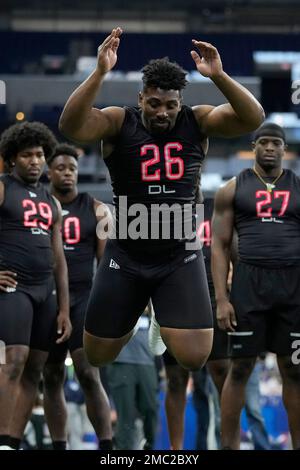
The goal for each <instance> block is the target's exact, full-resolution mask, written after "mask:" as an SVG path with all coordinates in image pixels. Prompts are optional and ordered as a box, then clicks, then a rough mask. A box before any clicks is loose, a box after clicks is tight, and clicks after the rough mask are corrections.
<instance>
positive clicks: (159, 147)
mask: <svg viewBox="0 0 300 470" xmlns="http://www.w3.org/2000/svg"><path fill="white" fill-rule="evenodd" d="M203 139H204V136H203V135H201V133H200V130H199V126H198V124H197V121H196V119H195V117H194V113H193V111H192V109H191V108H189V107H188V106H183V107H182V110H181V111H180V112H179V114H178V116H177V120H176V123H175V126H174V128H173V129H171V130H170V131H169V132H163V133H161V134H159V135H152V134H151V133H150V132H149V131H148V130H147V129H146V128H145V127H144V125H143V122H142V118H141V111H140V110H138V109H137V108H125V119H124V123H123V126H122V129H121V132H120V135H118V139H117V141H116V145H115V148H114V151H113V152H112V154H111V155H110V156H109V157H107V158H106V159H105V163H106V165H107V167H108V169H109V172H110V176H111V182H112V187H113V191H114V204H115V208H116V222H117V238H118V240H119V242H121V243H122V244H123V245H124V246H125V247H126V248H130V249H131V250H132V251H131V252H134V251H141V252H143V253H147V252H148V253H149V254H154V253H155V252H156V251H157V252H164V251H165V250H166V249H168V248H171V247H173V248H174V246H177V244H178V240H179V239H180V237H176V236H174V233H173V232H172V226H171V234H170V237H169V239H167V238H166V239H163V238H164V236H163V235H162V231H163V229H164V227H166V225H167V223H168V222H167V221H166V223H165V225H164V221H162V218H161V217H155V216H154V215H153V216H152V215H151V210H155V207H154V206H156V208H157V206H159V205H162V204H165V207H170V206H172V205H174V204H176V205H177V206H178V207H179V208H180V211H181V212H180V211H179V212H180V214H179V212H178V213H176V214H174V216H173V214H171V220H172V217H174V219H176V218H178V219H179V217H181V216H183V214H186V217H187V219H188V218H189V217H190V218H191V219H192V218H193V217H192V216H190V214H188V211H187V209H186V207H184V205H187V204H189V205H191V206H194V205H195V203H196V197H197V194H198V186H199V179H200V170H201V165H202V162H203V159H204V152H203V149H202V147H201V141H202V140H203ZM120 196H126V197H127V202H126V204H127V207H125V206H124V205H123V204H121V198H120ZM135 204H142V205H143V207H144V208H145V210H146V213H145V212H144V213H143V208H142V213H139V212H138V211H139V208H138V207H137V206H135ZM135 210H136V211H137V212H136V214H137V215H140V217H141V218H143V223H144V221H145V219H147V220H148V238H149V239H142V237H141V238H138V237H137V238H138V239H130V236H129V237H128V238H127V240H125V239H124V240H122V238H125V236H124V231H123V230H122V229H121V221H123V222H124V220H125V219H126V220H125V223H126V222H127V226H128V225H129V223H130V221H132V220H133V219H134V216H135V212H134V211H135ZM130 211H133V212H132V213H131V214H130ZM170 213H171V211H170ZM152 214H153V213H152ZM147 217H148V218H147ZM124 218H125V219H124ZM143 228H145V225H144V227H143ZM146 228H147V227H146ZM156 229H157V231H156ZM151 230H152V233H151ZM153 231H154V232H155V233H156V234H157V233H158V235H157V236H156V239H155V236H153ZM150 238H152V239H151V240H150ZM184 238H188V237H185V236H184V234H183V237H182V239H184ZM182 239H181V241H182Z"/></svg>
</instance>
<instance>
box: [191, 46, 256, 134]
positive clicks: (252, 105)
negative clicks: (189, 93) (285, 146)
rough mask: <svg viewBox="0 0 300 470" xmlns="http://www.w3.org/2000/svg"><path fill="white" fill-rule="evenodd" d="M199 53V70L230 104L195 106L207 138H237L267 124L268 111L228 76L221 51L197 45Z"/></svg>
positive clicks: (196, 58)
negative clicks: (266, 114)
mask: <svg viewBox="0 0 300 470" xmlns="http://www.w3.org/2000/svg"><path fill="white" fill-rule="evenodd" d="M193 43H194V46H195V47H196V48H197V49H198V50H199V52H200V55H199V54H198V53H197V52H196V51H192V52H191V54H192V57H193V59H194V61H195V64H196V67H197V70H198V71H199V72H200V73H201V74H202V75H203V76H205V77H209V78H210V79H211V80H212V81H213V82H214V83H215V85H216V86H217V87H218V88H219V90H220V91H221V92H222V93H223V95H224V96H225V98H226V99H227V101H228V103H226V104H222V105H220V106H215V107H214V106H206V105H205V106H195V107H194V108H193V111H194V114H195V117H196V119H197V121H198V123H199V126H200V128H201V131H202V132H203V133H204V134H205V135H207V136H219V137H235V136H239V135H241V134H247V133H248V132H251V131H254V130H255V129H256V128H257V127H259V126H260V124H261V123H262V122H263V120H264V117H265V115H264V110H263V108H262V106H261V105H260V103H259V102H258V101H257V99H256V98H255V97H254V96H253V95H252V93H250V91H249V90H247V89H246V88H245V87H243V86H242V85H241V84H239V83H238V82H236V81H235V80H233V79H232V78H231V77H229V75H227V74H226V73H225V72H224V70H223V66H222V62H221V59H220V56H219V53H218V51H217V49H216V48H215V47H214V46H213V45H212V44H209V43H206V42H202V41H195V40H194V41H193Z"/></svg>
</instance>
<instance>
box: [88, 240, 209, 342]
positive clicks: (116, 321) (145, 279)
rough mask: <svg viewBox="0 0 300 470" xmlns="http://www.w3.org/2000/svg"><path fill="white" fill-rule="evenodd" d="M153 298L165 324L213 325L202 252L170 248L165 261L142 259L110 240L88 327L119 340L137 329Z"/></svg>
mask: <svg viewBox="0 0 300 470" xmlns="http://www.w3.org/2000/svg"><path fill="white" fill-rule="evenodd" d="M150 297H151V299H152V303H153V307H154V310H155V316H156V319H157V321H158V323H159V324H160V326H162V327H168V328H184V329H206V328H212V312H211V304H210V299H209V292H208V285H207V279H206V273H205V267H204V261H203V256H202V252H201V251H195V252H193V251H185V250H184V249H182V251H180V252H178V250H177V251H176V252H173V253H172V252H171V253H170V254H169V255H168V256H167V257H164V259H163V261H156V262H154V261H152V262H151V261H150V260H149V261H147V262H141V261H138V260H137V259H136V258H133V257H131V256H130V255H129V254H128V253H126V252H125V251H124V250H123V249H122V248H121V247H120V246H119V244H118V242H117V241H115V240H109V241H108V243H107V244H106V247H105V252H104V256H103V258H102V260H101V263H100V265H99V267H98V271H97V274H96V277H95V281H94V284H93V288H92V291H91V296H90V299H89V303H88V308H87V314H86V322H85V329H86V331H87V332H88V333H90V334H92V335H94V336H98V337H103V338H119V337H121V336H124V335H126V334H127V333H128V332H129V331H131V330H132V329H133V327H134V326H135V324H136V322H137V320H138V318H139V317H140V315H141V314H142V313H143V311H144V310H145V307H146V306H147V304H148V301H149V299H150Z"/></svg>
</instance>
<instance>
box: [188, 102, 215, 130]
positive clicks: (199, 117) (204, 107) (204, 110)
mask: <svg viewBox="0 0 300 470" xmlns="http://www.w3.org/2000/svg"><path fill="white" fill-rule="evenodd" d="M214 108H215V107H214V106H211V105H208V104H201V105H197V106H193V107H192V108H191V109H192V111H193V113H194V116H195V119H196V121H197V123H198V125H199V126H200V129H201V128H202V124H203V121H204V119H205V117H206V116H207V115H208V114H209V113H210V112H211V111H212V110H213V109H214Z"/></svg>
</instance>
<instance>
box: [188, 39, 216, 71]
mask: <svg viewBox="0 0 300 470" xmlns="http://www.w3.org/2000/svg"><path fill="white" fill-rule="evenodd" d="M192 42H193V45H194V46H195V47H196V48H197V49H198V51H199V53H200V54H198V53H197V52H196V51H191V56H192V58H193V59H194V61H195V64H196V67H197V70H198V72H200V73H201V75H203V76H204V77H209V78H213V77H214V76H217V75H219V74H220V73H221V72H222V71H223V66H222V61H221V58H220V55H219V52H218V50H217V49H216V48H215V47H214V46H213V45H212V44H210V43H209V42H203V41H196V39H193V40H192Z"/></svg>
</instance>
